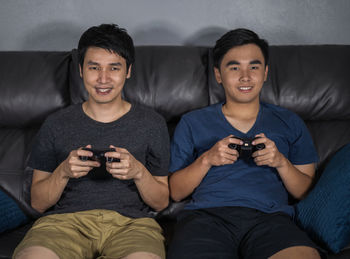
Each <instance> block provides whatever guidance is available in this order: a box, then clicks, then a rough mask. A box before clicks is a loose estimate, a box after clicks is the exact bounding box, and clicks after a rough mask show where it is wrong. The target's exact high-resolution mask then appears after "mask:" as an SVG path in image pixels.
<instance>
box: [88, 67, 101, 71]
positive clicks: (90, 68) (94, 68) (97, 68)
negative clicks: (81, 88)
mask: <svg viewBox="0 0 350 259" xmlns="http://www.w3.org/2000/svg"><path fill="white" fill-rule="evenodd" d="M99 69H100V68H99V67H98V66H90V67H89V70H99Z"/></svg>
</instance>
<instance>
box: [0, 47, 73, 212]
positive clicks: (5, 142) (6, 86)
mask: <svg viewBox="0 0 350 259" xmlns="http://www.w3.org/2000/svg"><path fill="white" fill-rule="evenodd" d="M0 60H1V62H0V187H1V188H2V189H3V190H5V191H6V192H8V193H9V194H10V195H11V196H13V197H14V198H15V199H16V200H17V201H19V203H20V204H21V205H22V207H23V206H24V207H27V205H28V204H27V203H26V202H25V199H24V198H25V197H26V195H24V194H23V192H24V191H25V190H28V188H23V183H26V180H28V178H26V177H25V176H26V174H25V173H24V172H25V167H26V160H27V158H28V154H29V152H30V148H31V143H32V139H33V137H34V136H35V134H36V132H37V130H38V128H39V127H40V125H41V123H42V122H43V120H44V119H45V118H46V116H47V115H49V114H50V113H52V112H54V111H56V110H58V109H60V108H62V107H65V106H67V105H68V104H69V103H70V99H69V85H68V77H67V75H68V65H69V60H70V53H69V52H37V51H32V52H0ZM28 184H29V183H27V186H28Z"/></svg>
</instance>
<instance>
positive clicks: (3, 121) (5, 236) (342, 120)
mask: <svg viewBox="0 0 350 259" xmlns="http://www.w3.org/2000/svg"><path fill="white" fill-rule="evenodd" d="M270 49H271V61H270V65H269V77H268V80H267V82H266V84H265V86H264V88H263V91H262V94H261V97H262V100H263V101H266V102H270V103H274V104H278V105H281V106H283V107H286V108H289V109H291V110H293V111H294V112H296V113H298V114H299V115H300V116H301V117H302V118H303V119H304V120H305V122H306V124H307V126H308V128H309V129H310V132H311V134H312V137H313V139H314V142H315V145H316V148H317V150H318V153H319V156H320V162H319V164H318V169H317V176H318V177H319V176H320V175H321V174H322V171H323V169H324V167H325V165H326V163H327V162H328V161H329V160H330V158H331V157H332V155H333V154H334V153H335V152H336V151H337V150H339V149H340V148H341V147H342V146H343V145H345V144H347V143H349V142H350V108H349V106H350V83H349V71H350V70H349V60H350V46H344V45H313V46H271V47H270ZM210 50H211V49H210V48H207V47H193V46H140V47H136V63H135V65H134V67H133V71H132V72H133V73H132V77H131V79H129V81H128V82H127V84H126V86H125V88H124V96H125V98H126V99H127V100H130V101H133V102H140V103H143V104H145V105H147V106H150V107H153V108H154V109H156V110H157V111H158V112H159V113H161V114H162V115H163V116H164V117H165V119H166V121H167V122H168V127H169V134H170V135H172V132H173V130H174V127H175V126H176V123H177V122H178V120H179V118H180V116H181V115H182V114H184V113H186V112H188V111H190V110H193V109H196V108H200V107H204V106H207V105H209V104H213V103H216V102H218V101H221V100H223V98H224V93H223V90H222V88H221V86H219V85H218V84H217V83H216V81H215V78H214V75H213V72H212V70H213V68H212V62H211V60H212V59H211V51H210ZM0 60H1V62H0V188H1V189H2V190H3V191H5V192H6V193H7V194H9V195H10V196H11V197H12V198H14V199H15V200H16V202H17V203H18V205H19V206H20V208H21V209H22V210H23V211H24V212H25V213H26V214H27V215H28V216H30V217H31V218H34V217H36V216H37V215H36V213H35V211H33V210H32V209H31V207H30V206H29V186H30V180H31V172H30V170H28V169H26V161H27V158H28V154H29V152H30V149H31V145H32V139H33V136H35V134H36V132H37V130H38V129H39V127H40V125H41V123H42V122H43V120H44V119H45V117H46V116H47V115H48V114H50V113H52V112H54V111H56V110H58V109H60V108H62V107H65V106H67V105H69V104H72V103H77V102H81V101H83V100H84V99H85V98H86V96H87V95H86V92H85V91H84V88H83V85H82V82H81V80H80V77H79V73H78V62H77V53H76V51H75V50H73V51H70V52H68V51H67V52H54V51H52V52H40V51H30V52H25V51H23V52H0ZM180 208H181V203H180V204H173V205H172V206H171V207H170V208H168V209H167V210H166V211H164V212H163V213H161V214H160V215H159V216H158V220H159V222H160V223H161V224H162V226H164V230H165V235H166V237H167V240H168V241H169V240H170V239H171V233H172V227H173V224H172V223H173V222H174V215H175V214H176V212H177V211H178V209H180ZM0 220H1V219H0ZM30 226H31V223H29V224H27V225H25V226H21V227H18V228H17V229H14V230H11V231H7V232H5V233H1V234H0V258H11V254H12V252H13V250H14V248H15V247H16V245H17V244H18V243H19V242H20V240H21V239H22V238H23V236H24V234H25V232H26V231H27V230H28V228H29V227H30ZM53 238H54V237H53ZM328 258H350V246H348V247H347V248H345V249H343V251H341V252H340V253H339V254H337V255H334V254H331V253H329V255H328Z"/></svg>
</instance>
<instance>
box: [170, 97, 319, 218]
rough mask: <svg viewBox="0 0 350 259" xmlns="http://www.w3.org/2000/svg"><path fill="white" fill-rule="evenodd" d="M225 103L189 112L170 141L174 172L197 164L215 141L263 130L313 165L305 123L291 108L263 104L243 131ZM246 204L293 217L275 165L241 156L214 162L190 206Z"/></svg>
mask: <svg viewBox="0 0 350 259" xmlns="http://www.w3.org/2000/svg"><path fill="white" fill-rule="evenodd" d="M222 105H223V104H222V103H219V104H215V105H211V106H208V107H206V108H203V109H199V110H195V111H192V112H190V113H188V114H185V115H184V116H183V117H182V119H181V120H180V122H179V124H178V125H177V127H176V130H175V132H174V136H173V139H172V143H171V162H170V170H169V171H170V172H175V171H177V170H180V169H183V168H185V167H187V166H189V165H190V164H191V163H192V162H194V161H195V160H196V159H197V158H198V157H199V156H200V155H201V154H202V153H204V152H206V151H207V150H209V149H210V148H211V147H212V146H213V145H214V144H215V143H216V142H218V141H219V140H221V139H223V138H225V137H227V136H229V135H230V134H232V135H234V136H237V137H240V138H248V137H249V138H253V137H255V135H256V134H259V133H264V134H265V136H266V137H267V138H269V139H271V140H273V141H274V142H275V144H276V146H277V148H278V150H279V152H281V153H282V154H283V155H284V156H285V157H286V158H287V159H289V161H290V162H291V163H292V164H294V165H303V164H310V163H315V162H317V161H318V155H317V152H316V150H315V147H314V145H313V142H312V138H311V136H310V134H309V132H308V129H307V127H306V126H305V124H304V122H303V121H302V120H301V119H300V118H299V117H298V116H297V115H296V114H295V113H293V112H291V111H289V110H287V109H284V108H282V107H278V106H275V105H271V104H266V103H260V109H259V113H258V117H257V119H256V122H255V124H254V125H253V127H252V128H251V129H250V130H249V131H248V132H247V133H243V132H241V131H239V130H237V129H235V128H234V127H233V126H232V125H231V124H230V123H229V122H228V121H227V120H226V118H225V116H224V114H223V113H222ZM224 206H243V207H249V208H254V209H258V210H260V211H263V212H267V213H272V212H277V211H281V212H285V213H287V214H289V215H290V216H293V215H294V208H293V207H292V206H290V205H289V204H288V193H287V190H286V188H285V187H284V184H283V182H282V180H281V178H280V176H279V174H278V172H277V170H276V169H275V168H272V167H269V166H257V165H256V164H255V163H254V161H253V160H251V161H248V162H246V161H244V160H243V159H238V160H237V161H236V162H235V163H234V164H230V165H224V166H213V167H211V169H210V170H209V171H208V173H207V175H206V176H205V177H204V178H203V180H202V182H201V183H200V185H199V186H198V187H197V188H196V189H195V191H194V192H193V194H192V199H191V201H190V202H189V203H188V204H187V205H186V207H185V208H186V209H199V208H210V207H224Z"/></svg>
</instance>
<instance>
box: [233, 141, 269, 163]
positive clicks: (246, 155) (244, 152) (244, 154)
mask: <svg viewBox="0 0 350 259" xmlns="http://www.w3.org/2000/svg"><path fill="white" fill-rule="evenodd" d="M233 138H235V139H239V140H242V141H243V144H242V145H239V144H234V143H230V144H229V145H228V147H229V148H231V149H235V150H237V151H238V153H239V157H240V158H243V159H244V160H248V159H250V158H251V157H252V154H253V153H254V152H255V151H258V150H262V149H264V148H265V144H264V143H260V144H257V145H253V144H252V142H253V141H254V140H256V139H258V138H259V137H257V138H246V139H242V138H238V137H233Z"/></svg>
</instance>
